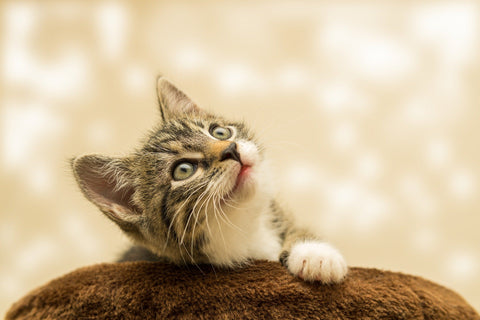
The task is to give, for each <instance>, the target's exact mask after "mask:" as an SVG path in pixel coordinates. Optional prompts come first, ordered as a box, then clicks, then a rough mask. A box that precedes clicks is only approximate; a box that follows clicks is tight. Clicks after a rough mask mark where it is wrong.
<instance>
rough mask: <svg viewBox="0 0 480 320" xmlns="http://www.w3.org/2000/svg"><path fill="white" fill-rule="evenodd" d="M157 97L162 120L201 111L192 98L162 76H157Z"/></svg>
mask: <svg viewBox="0 0 480 320" xmlns="http://www.w3.org/2000/svg"><path fill="white" fill-rule="evenodd" d="M157 99H158V104H159V107H160V112H161V115H162V119H163V121H167V120H168V119H169V118H170V117H172V116H175V115H185V114H190V115H192V114H200V113H202V110H201V109H200V108H199V107H198V106H197V105H196V104H195V102H193V100H192V99H190V98H189V97H188V96H187V95H186V94H185V93H183V92H182V91H181V90H179V89H178V88H177V87H176V86H175V85H173V84H172V83H171V82H170V81H168V80H167V79H165V78H164V77H162V76H159V77H157Z"/></svg>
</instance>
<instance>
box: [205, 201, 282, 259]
mask: <svg viewBox="0 0 480 320" xmlns="http://www.w3.org/2000/svg"><path fill="white" fill-rule="evenodd" d="M267 210H268V206H266V205H263V204H261V205H259V204H258V203H254V202H251V203H250V204H249V205H248V206H245V207H243V208H241V209H240V208H239V209H231V210H228V214H227V215H225V216H223V217H220V216H219V214H218V213H217V215H216V216H215V214H214V213H213V212H212V213H211V214H209V217H208V224H209V230H207V232H208V233H209V240H210V241H209V243H208V245H207V246H206V247H205V249H204V253H205V254H206V255H207V256H208V258H209V260H210V261H211V263H213V264H216V265H221V266H235V265H237V264H241V263H244V262H246V261H248V260H249V259H266V260H271V261H276V260H278V255H279V253H280V249H281V244H280V239H279V237H278V236H277V234H276V233H275V231H274V230H273V229H272V227H271V226H270V222H269V219H270V217H269V214H268V212H267Z"/></svg>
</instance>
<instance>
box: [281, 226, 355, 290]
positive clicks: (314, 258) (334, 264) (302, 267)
mask: <svg viewBox="0 0 480 320" xmlns="http://www.w3.org/2000/svg"><path fill="white" fill-rule="evenodd" d="M280 261H281V262H282V264H283V265H285V266H286V267H287V268H288V270H289V271H290V272H291V273H293V274H294V275H295V276H298V277H299V278H302V279H304V280H305V281H320V282H322V283H339V282H341V281H343V279H344V278H345V276H346V275H347V272H348V267H347V263H346V262H345V259H344V258H343V256H342V255H341V254H340V252H339V251H338V250H337V249H335V248H334V247H332V246H331V245H330V244H328V243H326V242H322V241H320V240H318V238H316V237H315V236H314V235H312V234H310V233H309V232H307V231H305V230H299V229H294V228H293V227H291V228H290V230H286V232H285V241H284V243H283V247H282V253H281V255H280Z"/></svg>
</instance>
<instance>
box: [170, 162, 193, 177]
mask: <svg viewBox="0 0 480 320" xmlns="http://www.w3.org/2000/svg"><path fill="white" fill-rule="evenodd" d="M195 171H197V166H196V165H195V164H193V163H190V162H181V163H179V164H177V165H176V166H175V168H174V169H173V173H172V175H173V179H174V180H177V181H179V180H185V179H188V178H190V177H191V176H192V175H193V174H194V173H195Z"/></svg>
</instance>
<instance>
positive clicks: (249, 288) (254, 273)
mask: <svg viewBox="0 0 480 320" xmlns="http://www.w3.org/2000/svg"><path fill="white" fill-rule="evenodd" d="M165 318H180V319H199V318H207V319H211V318H214V319H243V318H247V319H255V318H260V319H301V318H304V319H432V320H433V319H435V320H440V319H461V320H468V319H480V316H479V315H478V314H477V313H476V312H475V310H474V309H473V308H472V307H471V306H469V305H468V304H467V303H466V302H465V300H464V299H463V298H462V297H460V296H459V295H458V294H456V293H455V292H453V291H451V290H449V289H446V288H444V287H442V286H440V285H437V284H435V283H432V282H430V281H427V280H425V279H422V278H420V277H415V276H410V275H404V274H401V273H395V272H388V271H380V270H376V269H368V268H351V269H350V271H349V275H348V278H347V279H346V281H345V282H344V283H342V284H339V285H321V284H318V283H313V284H312V283H305V282H303V281H301V280H299V279H295V278H294V277H293V276H292V275H290V274H289V273H288V271H287V270H286V269H285V268H284V267H282V266H281V265H280V264H279V263H274V262H265V261H259V262H255V263H252V264H251V265H249V266H246V267H243V268H240V269H235V270H218V269H215V270H214V269H212V267H211V266H205V265H203V266H200V267H199V268H197V267H195V266H190V267H188V268H186V267H184V268H180V267H176V266H173V265H168V264H164V263H160V262H124V263H110V264H99V265H94V266H91V267H85V268H81V269H78V270H76V271H73V272H71V273H69V274H67V275H64V276H62V277H60V278H58V279H55V280H53V281H51V282H49V283H47V284H46V285H44V286H43V287H40V288H38V289H36V290H34V291H32V292H30V293H29V294H28V295H27V296H25V297H24V298H22V299H21V300H19V301H18V302H16V303H15V304H14V305H13V306H12V307H11V309H10V310H9V311H8V313H7V315H6V319H7V320H12V319H165Z"/></svg>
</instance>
